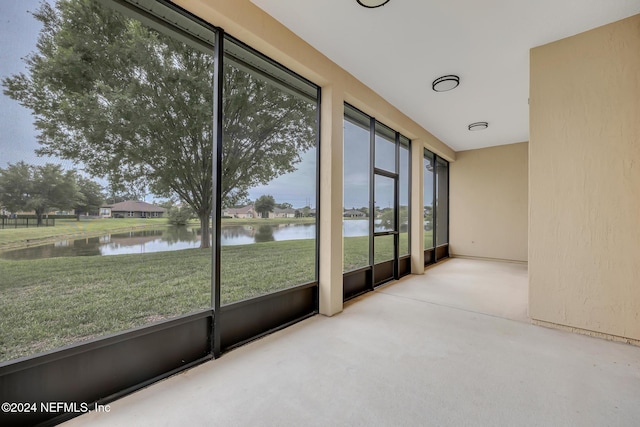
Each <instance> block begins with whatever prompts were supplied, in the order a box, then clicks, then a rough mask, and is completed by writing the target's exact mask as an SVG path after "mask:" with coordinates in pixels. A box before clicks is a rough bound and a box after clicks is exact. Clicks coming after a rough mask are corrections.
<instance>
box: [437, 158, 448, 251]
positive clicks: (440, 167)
mask: <svg viewBox="0 0 640 427" xmlns="http://www.w3.org/2000/svg"><path fill="white" fill-rule="evenodd" d="M445 243H449V163H447V162H446V161H445V160H442V159H440V158H438V160H437V162H436V246H440V245H443V244H445Z"/></svg>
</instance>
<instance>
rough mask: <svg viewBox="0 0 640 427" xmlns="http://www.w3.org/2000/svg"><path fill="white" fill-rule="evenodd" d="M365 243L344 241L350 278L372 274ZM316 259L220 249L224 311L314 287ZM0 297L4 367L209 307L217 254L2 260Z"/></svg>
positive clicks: (282, 249) (274, 248)
mask: <svg viewBox="0 0 640 427" xmlns="http://www.w3.org/2000/svg"><path fill="white" fill-rule="evenodd" d="M104 221H105V222H107V223H109V222H111V221H114V222H119V221H123V222H121V223H120V224H126V225H127V226H128V227H135V226H136V225H137V224H136V220H129V219H124V220H123V219H117V220H104ZM146 221H149V220H137V222H143V223H144V222H146ZM152 221H153V220H152ZM155 221H158V220H155ZM160 221H163V222H164V221H166V220H160ZM265 221H270V220H265ZM97 222H102V221H97ZM82 225H84V223H83V222H80V224H79V225H78V226H79V227H80V226H82ZM87 225H88V224H87ZM69 226H71V224H70V225H69ZM157 226H158V223H157V222H156V224H155V227H156V228H157ZM91 229H92V230H93V231H96V228H91ZM17 231H20V230H17ZM35 231H43V229H36V230H35ZM44 231H47V230H44ZM425 237H426V236H425ZM406 238H407V234H406V233H403V234H401V247H403V246H402V245H403V244H404V245H405V247H406ZM368 241H369V239H368V237H367V236H364V237H349V238H345V239H344V249H345V271H349V270H353V269H355V268H359V267H363V266H366V265H368V264H369V263H368ZM391 244H392V239H388V238H382V239H381V238H378V239H377V240H376V255H375V259H376V260H377V261H380V260H383V259H388V258H389V254H392V246H391ZM315 259H316V254H315V241H314V240H289V241H282V242H266V243H256V244H252V245H238V246H224V247H223V248H222V252H221V267H222V268H221V297H222V303H223V304H228V303H231V302H236V301H239V300H242V299H247V298H252V297H256V296H259V295H264V294H267V293H270V292H273V291H277V290H281V289H285V288H288V287H291V286H295V285H300V284H303V283H307V282H311V281H313V280H314V278H315ZM0 294H1V295H2V298H1V299H0V360H10V359H14V358H17V357H21V356H27V355H31V354H35V353H39V352H42V351H46V350H50V349H53V348H57V347H60V346H63V345H66V344H71V343H76V342H80V341H83V340H87V339H90V338H94V337H98V336H103V335H105V334H109V333H113V332H118V331H123V330H127V329H130V328H133V327H137V326H142V325H146V324H149V323H152V322H154V321H158V320H162V319H166V318H171V317H175V316H179V315H182V314H186V313H189V312H193V311H196V310H199V309H205V308H208V307H210V298H211V296H210V295H211V250H201V249H189V250H182V251H172V252H159V253H147V254H138V255H116V256H102V257H100V256H93V257H68V258H49V259H39V260H29V261H9V260H2V259H0Z"/></svg>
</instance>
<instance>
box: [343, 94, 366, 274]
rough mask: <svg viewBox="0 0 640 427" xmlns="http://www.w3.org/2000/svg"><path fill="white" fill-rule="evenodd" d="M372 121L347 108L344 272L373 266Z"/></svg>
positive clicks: (345, 133)
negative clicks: (370, 218)
mask: <svg viewBox="0 0 640 427" xmlns="http://www.w3.org/2000/svg"><path fill="white" fill-rule="evenodd" d="M370 145H371V144H370V132H369V118H368V117H367V116H365V115H363V114H362V113H360V112H358V111H356V110H354V109H353V108H350V107H349V106H345V120H344V218H343V223H342V235H343V239H344V240H343V243H344V262H343V271H344V272H347V271H352V270H356V269H358V268H362V267H366V266H368V265H370V261H369V239H370V237H369V194H370V192H369V189H370V178H369V177H370V175H369V174H370V171H371V169H370V166H371V165H370V163H371V162H370V152H371V149H370Z"/></svg>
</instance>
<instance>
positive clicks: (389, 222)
mask: <svg viewBox="0 0 640 427" xmlns="http://www.w3.org/2000/svg"><path fill="white" fill-rule="evenodd" d="M399 214H400V215H399V221H400V222H399V224H398V227H397V230H398V231H400V232H404V231H407V230H408V227H409V207H408V206H400V212H399ZM395 215H396V211H395V209H390V208H384V209H383V210H382V214H381V215H380V225H381V226H382V227H384V229H385V230H392V229H395V228H396V227H394V224H395Z"/></svg>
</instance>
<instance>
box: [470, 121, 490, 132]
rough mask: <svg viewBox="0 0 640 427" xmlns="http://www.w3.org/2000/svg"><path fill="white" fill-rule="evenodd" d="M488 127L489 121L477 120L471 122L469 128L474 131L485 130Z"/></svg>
mask: <svg viewBox="0 0 640 427" xmlns="http://www.w3.org/2000/svg"><path fill="white" fill-rule="evenodd" d="M488 127H489V123H487V122H476V123H471V124H470V125H469V130H472V131H476V130H485V129H486V128H488Z"/></svg>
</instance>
